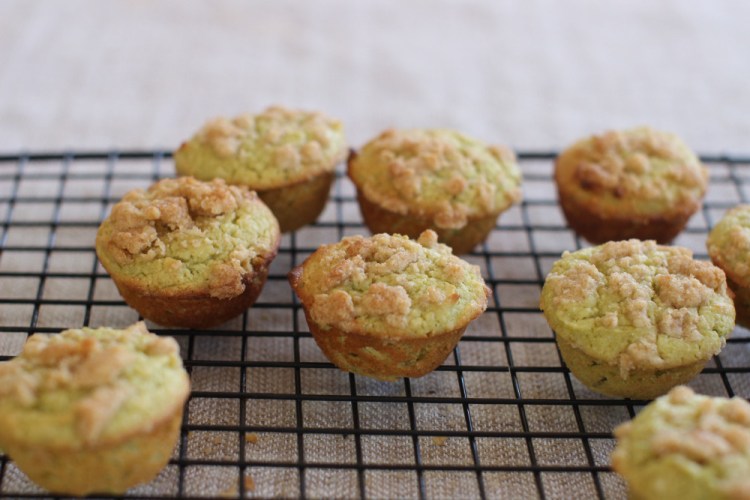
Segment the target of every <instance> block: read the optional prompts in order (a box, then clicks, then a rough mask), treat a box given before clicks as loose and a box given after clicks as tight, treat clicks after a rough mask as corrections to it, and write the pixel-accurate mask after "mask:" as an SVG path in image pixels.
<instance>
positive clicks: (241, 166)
mask: <svg viewBox="0 0 750 500" xmlns="http://www.w3.org/2000/svg"><path fill="white" fill-rule="evenodd" d="M346 153H347V145H346V139H345V137H344V130H343V126H342V125H341V122H340V121H338V120H335V119H333V118H328V117H327V116H325V115H323V114H322V113H317V112H307V111H294V110H290V109H286V108H283V107H280V106H272V107H270V108H268V109H266V110H265V111H264V112H262V113H260V114H257V115H251V114H243V115H240V116H238V117H236V118H233V119H231V120H229V119H227V118H215V119H213V120H211V121H209V122H208V123H206V124H205V125H204V126H203V128H202V129H200V130H199V131H198V133H197V134H195V136H193V137H192V138H191V139H190V140H189V141H187V142H185V143H183V144H182V145H181V146H180V148H179V149H178V150H177V151H175V154H174V160H175V167H176V169H177V173H178V174H180V175H192V176H194V177H196V178H198V179H203V180H211V179H213V178H214V177H218V178H221V179H225V180H226V181H227V182H228V183H230V184H244V185H247V186H249V187H250V188H252V189H256V190H257V189H272V188H277V187H281V186H285V185H288V184H293V183H295V182H300V181H304V180H306V179H309V178H311V177H314V176H316V175H319V174H322V173H325V172H332V171H333V169H334V168H335V167H336V165H337V164H338V163H339V162H341V161H342V160H343V159H344V158H345V157H346Z"/></svg>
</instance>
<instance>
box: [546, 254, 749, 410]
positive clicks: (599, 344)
mask: <svg viewBox="0 0 750 500" xmlns="http://www.w3.org/2000/svg"><path fill="white" fill-rule="evenodd" d="M540 307H541V309H542V310H543V311H544V316H545V318H546V319H547V321H548V322H549V324H550V326H551V327H552V329H553V330H554V331H555V333H556V339H557V343H558V346H559V347H560V351H561V353H562V355H563V358H564V359H565V362H566V364H567V365H568V368H569V369H570V371H571V372H572V373H573V374H574V375H575V376H576V377H577V378H578V379H579V380H581V382H583V383H584V384H585V385H587V386H588V387H589V388H591V389H592V390H595V391H598V392H601V393H603V394H608V395H612V396H624V397H632V398H653V397H656V396H658V395H660V394H663V393H665V392H666V391H667V390H669V389H670V388H671V387H673V386H675V385H677V384H680V383H683V382H686V381H687V380H689V379H690V378H692V377H693V376H695V375H696V374H697V373H699V372H700V371H701V370H702V369H703V366H704V365H705V363H706V361H707V360H708V359H709V358H710V357H711V356H713V355H715V354H717V353H718V352H719V351H720V350H721V349H722V347H724V344H725V342H726V337H727V336H728V335H729V334H730V333H731V331H732V329H733V328H734V317H735V312H734V305H733V304H732V299H731V297H730V296H729V291H728V289H727V284H726V279H725V277H724V273H723V272H722V270H721V269H719V268H718V267H715V266H713V265H712V264H711V263H709V262H701V261H696V260H693V258H692V252H690V250H688V249H687V248H681V247H667V246H660V245H657V244H656V243H655V242H653V241H640V240H627V241H619V242H609V243H605V244H604V245H600V246H597V247H592V248H586V249H583V250H579V251H576V252H572V253H571V252H565V253H564V254H563V256H562V258H561V259H560V260H558V261H557V262H555V263H554V265H553V266H552V270H551V271H550V273H549V274H548V276H547V278H546V280H545V283H544V287H543V289H542V295H541V303H540Z"/></svg>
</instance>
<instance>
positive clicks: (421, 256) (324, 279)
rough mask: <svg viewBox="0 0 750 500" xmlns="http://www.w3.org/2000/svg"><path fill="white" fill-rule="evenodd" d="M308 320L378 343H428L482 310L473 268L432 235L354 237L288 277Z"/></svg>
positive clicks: (483, 290)
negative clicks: (395, 340) (418, 339)
mask: <svg viewBox="0 0 750 500" xmlns="http://www.w3.org/2000/svg"><path fill="white" fill-rule="evenodd" d="M289 279H290V282H291V283H292V287H293V288H294V289H295V291H296V292H297V294H298V295H299V296H300V299H301V300H302V303H303V304H304V305H305V307H306V308H307V309H308V313H309V314H310V316H311V317H312V319H313V320H314V321H315V322H316V323H317V324H318V326H320V327H321V328H323V329H324V330H328V329H330V328H331V327H336V328H338V329H340V330H344V331H346V332H351V333H363V334H368V335H375V336H378V337H412V338H414V337H429V336H431V335H435V334H441V333H446V332H448V331H451V330H455V329H457V328H462V327H464V326H466V324H467V323H468V322H469V321H471V320H473V319H474V318H476V317H477V316H479V315H480V314H481V313H482V312H483V311H484V310H485V309H486V308H487V297H488V296H489V294H490V290H489V288H487V287H486V286H485V284H484V280H483V279H482V276H481V274H480V272H479V268H478V267H477V266H473V265H470V264H469V263H468V262H465V261H463V260H461V259H459V258H458V257H456V256H454V255H453V254H452V253H451V249H450V247H448V246H446V245H443V244H442V243H438V242H437V235H436V234H435V232H434V231H431V230H427V231H425V232H423V233H422V234H421V235H420V236H419V239H418V240H417V241H413V240H410V239H409V238H407V237H406V236H401V235H389V234H376V235H375V236H372V237H370V238H365V237H362V236H351V237H347V238H344V239H343V240H341V241H340V242H338V243H335V244H332V245H323V246H321V247H320V248H319V249H318V250H317V251H316V252H315V253H313V254H312V255H311V256H310V257H309V258H308V259H307V260H306V261H305V262H304V263H303V264H302V265H301V266H299V267H297V268H295V269H294V270H292V272H291V273H290V278H289Z"/></svg>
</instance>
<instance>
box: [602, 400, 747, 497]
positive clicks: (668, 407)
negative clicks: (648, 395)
mask: <svg viewBox="0 0 750 500" xmlns="http://www.w3.org/2000/svg"><path fill="white" fill-rule="evenodd" d="M615 437H616V438H617V440H618V447H617V449H616V450H615V452H614V454H613V465H614V466H615V467H616V468H617V469H618V470H620V469H622V468H627V467H629V466H630V465H631V464H632V465H635V464H645V463H650V464H651V465H652V466H653V465H654V464H655V463H659V462H661V461H664V462H665V463H666V462H670V463H673V462H675V461H680V462H682V461H684V462H686V463H689V464H693V465H692V467H696V466H697V467H698V469H695V470H696V471H698V473H705V474H709V475H712V476H715V477H712V480H715V481H716V482H717V489H718V490H719V491H723V492H725V493H726V494H727V495H728V498H747V493H748V492H750V478H749V477H748V473H750V404H749V403H748V402H747V401H746V400H744V399H742V398H739V397H733V398H731V399H727V398H720V397H708V396H703V395H699V394H695V393H694V392H693V390H692V389H690V388H689V387H686V386H677V387H675V388H673V389H672V390H671V391H670V392H669V393H668V394H667V395H665V396H663V397H660V398H658V399H656V400H655V401H654V402H653V403H651V404H650V405H649V406H648V407H647V408H646V409H645V410H644V411H643V412H642V413H641V414H639V415H638V416H637V417H636V418H635V420H633V421H631V422H627V423H625V424H622V425H620V426H619V427H617V428H616V429H615ZM692 467H691V469H688V470H693V469H692ZM741 492H744V493H745V496H740V497H734V496H732V494H737V493H741Z"/></svg>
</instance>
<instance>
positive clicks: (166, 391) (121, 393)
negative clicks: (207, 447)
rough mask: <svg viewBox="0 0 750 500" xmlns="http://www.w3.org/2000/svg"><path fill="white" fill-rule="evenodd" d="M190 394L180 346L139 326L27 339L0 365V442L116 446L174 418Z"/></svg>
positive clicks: (76, 446) (83, 330)
mask: <svg viewBox="0 0 750 500" xmlns="http://www.w3.org/2000/svg"><path fill="white" fill-rule="evenodd" d="M188 392H189V381H188V376H187V373H186V372H185V370H184V369H183V368H182V360H181V359H180V356H179V346H178V345H177V342H175V340H174V339H173V338H171V337H158V336H156V335H153V334H151V333H149V332H148V330H146V327H145V325H144V324H143V323H142V322H141V323H136V324H134V325H132V326H130V327H128V328H126V329H124V330H115V329H112V328H97V329H91V328H82V329H80V330H65V331H64V332H62V333H60V334H58V335H43V334H36V335H32V336H31V337H29V340H28V341H27V342H26V345H25V346H24V348H23V352H22V353H21V354H20V355H19V356H18V357H16V358H14V359H12V360H10V361H8V362H4V363H0V444H2V442H20V443H25V444H29V445H38V446H44V447H46V448H58V449H68V448H70V449H75V448H78V447H81V446H90V445H98V444H105V443H115V442H118V441H120V440H123V439H127V437H128V436H129V435H132V434H133V433H134V432H138V431H142V430H146V431H148V430H149V429H151V428H153V427H154V426H156V425H158V424H160V423H161V422H162V421H164V420H166V419H168V418H170V417H171V416H173V415H174V412H175V411H176V410H177V409H178V408H179V407H181V406H182V405H183V404H184V402H185V400H186V399H187V396H188Z"/></svg>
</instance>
